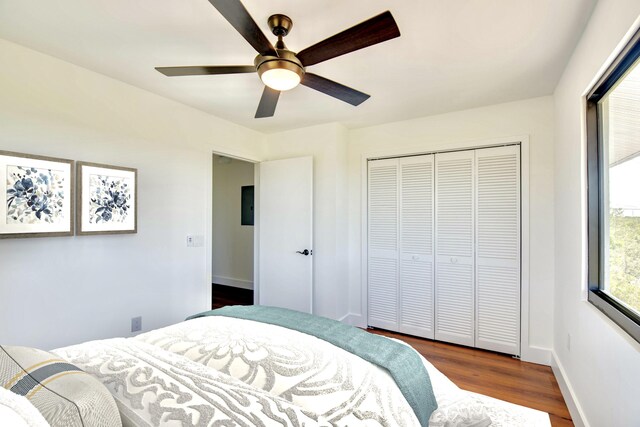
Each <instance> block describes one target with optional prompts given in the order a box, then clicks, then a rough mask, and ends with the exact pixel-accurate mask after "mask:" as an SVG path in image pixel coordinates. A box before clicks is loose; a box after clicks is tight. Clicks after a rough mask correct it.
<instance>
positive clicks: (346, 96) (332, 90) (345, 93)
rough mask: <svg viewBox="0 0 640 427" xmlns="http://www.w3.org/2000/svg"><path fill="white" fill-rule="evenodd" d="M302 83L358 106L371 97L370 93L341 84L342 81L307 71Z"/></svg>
mask: <svg viewBox="0 0 640 427" xmlns="http://www.w3.org/2000/svg"><path fill="white" fill-rule="evenodd" d="M300 83H301V84H303V85H305V86H307V87H310V88H311V89H315V90H317V91H319V92H322V93H324V94H327V95H329V96H333V97H334V98H338V99H339V100H340V101H344V102H347V103H349V104H351V105H354V106H358V105H360V104H362V103H363V102H364V101H366V100H367V99H369V98H370V95H367V94H366V93H362V92H359V91H357V90H355V89H351V88H350V87H348V86H345V85H341V84H340V83H336V82H334V81H333V80H329V79H325V78H324V77H320V76H319V75H317V74H313V73H305V75H304V77H302V81H301V82H300Z"/></svg>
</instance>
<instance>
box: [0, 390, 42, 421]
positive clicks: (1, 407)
mask: <svg viewBox="0 0 640 427" xmlns="http://www.w3.org/2000/svg"><path fill="white" fill-rule="evenodd" d="M0 424H1V425H6V426H11V427H49V423H48V422H47V421H46V420H45V419H44V418H43V417H42V414H41V413H40V412H38V410H37V409H36V407H35V406H33V405H32V404H31V403H29V400H28V399H27V398H26V397H23V396H20V395H17V394H15V393H12V392H10V391H9V390H7V389H5V388H3V387H0Z"/></svg>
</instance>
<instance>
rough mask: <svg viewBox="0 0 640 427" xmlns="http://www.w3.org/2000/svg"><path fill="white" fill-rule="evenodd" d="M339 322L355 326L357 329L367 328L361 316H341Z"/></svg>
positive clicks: (350, 314)
mask: <svg viewBox="0 0 640 427" xmlns="http://www.w3.org/2000/svg"><path fill="white" fill-rule="evenodd" d="M340 321H341V322H343V323H346V324H347V325H351V326H356V327H358V328H366V327H367V325H366V322H364V321H363V320H362V315H361V314H353V313H348V314H347V315H346V316H343V317H342V318H341V319H340Z"/></svg>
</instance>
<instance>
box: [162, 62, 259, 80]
mask: <svg viewBox="0 0 640 427" xmlns="http://www.w3.org/2000/svg"><path fill="white" fill-rule="evenodd" d="M156 70H158V71H160V72H161V73H162V74H164V75H165V76H169V77H175V76H203V75H211V74H237V73H255V72H256V67H254V66H253V65H194V66H190V67H156Z"/></svg>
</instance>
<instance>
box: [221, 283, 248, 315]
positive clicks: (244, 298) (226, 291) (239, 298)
mask: <svg viewBox="0 0 640 427" xmlns="http://www.w3.org/2000/svg"><path fill="white" fill-rule="evenodd" d="M226 305H253V291H252V290H250V289H241V288H234V287H231V286H224V285H218V284H215V283H214V284H213V285H211V309H212V310H215V309H216V308H221V307H224V306H226Z"/></svg>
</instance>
